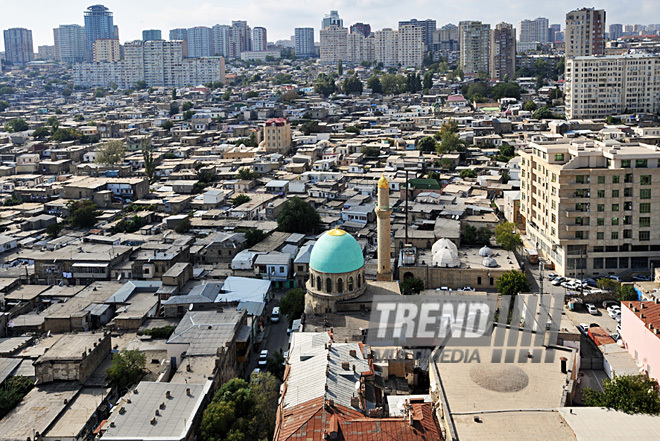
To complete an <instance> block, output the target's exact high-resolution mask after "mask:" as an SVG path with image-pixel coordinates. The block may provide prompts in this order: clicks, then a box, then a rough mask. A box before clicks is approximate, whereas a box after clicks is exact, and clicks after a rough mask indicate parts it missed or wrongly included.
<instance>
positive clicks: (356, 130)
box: [346, 126, 360, 135]
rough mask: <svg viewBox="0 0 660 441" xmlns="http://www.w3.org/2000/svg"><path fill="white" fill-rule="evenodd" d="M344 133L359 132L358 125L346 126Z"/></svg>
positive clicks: (357, 133)
mask: <svg viewBox="0 0 660 441" xmlns="http://www.w3.org/2000/svg"><path fill="white" fill-rule="evenodd" d="M346 133H355V134H356V135H359V134H360V127H358V126H348V127H346Z"/></svg>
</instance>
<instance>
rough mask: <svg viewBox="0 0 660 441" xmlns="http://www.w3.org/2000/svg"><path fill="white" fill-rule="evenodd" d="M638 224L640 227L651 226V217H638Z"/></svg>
mask: <svg viewBox="0 0 660 441" xmlns="http://www.w3.org/2000/svg"><path fill="white" fill-rule="evenodd" d="M639 226H640V227H642V228H645V227H650V226H651V218H650V217H640V218H639Z"/></svg>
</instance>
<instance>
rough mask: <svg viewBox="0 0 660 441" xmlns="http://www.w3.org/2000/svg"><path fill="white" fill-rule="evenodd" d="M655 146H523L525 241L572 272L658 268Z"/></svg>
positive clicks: (659, 172)
mask: <svg viewBox="0 0 660 441" xmlns="http://www.w3.org/2000/svg"><path fill="white" fill-rule="evenodd" d="M659 166H660V151H659V150H658V148H657V147H656V146H653V145H647V144H641V143H639V144H620V143H618V142H615V141H609V142H599V141H591V140H579V141H574V142H573V143H570V144H569V143H567V142H566V141H558V142H548V143H530V144H529V146H528V147H527V148H526V149H525V150H523V151H521V174H520V180H521V191H522V197H521V202H520V205H521V212H522V213H523V216H524V217H525V219H526V222H527V240H528V241H529V242H530V243H531V244H533V245H536V248H537V249H538V252H539V255H540V256H541V257H542V258H544V259H545V260H546V261H547V262H548V263H552V264H554V272H556V273H557V274H560V275H562V276H570V277H581V276H584V277H594V278H596V277H603V276H607V275H612V274H619V275H621V274H624V275H625V274H626V273H630V272H632V271H644V270H646V271H648V269H650V268H651V267H656V268H657V267H660V228H658V227H659V226H660V220H659V219H660V190H659V189H658V188H657V187H658V184H659V183H660V167H659Z"/></svg>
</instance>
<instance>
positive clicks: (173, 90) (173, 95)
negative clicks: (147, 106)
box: [172, 88, 176, 101]
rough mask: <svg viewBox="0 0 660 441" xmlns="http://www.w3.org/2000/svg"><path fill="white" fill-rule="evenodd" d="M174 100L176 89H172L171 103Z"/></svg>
mask: <svg viewBox="0 0 660 441" xmlns="http://www.w3.org/2000/svg"><path fill="white" fill-rule="evenodd" d="M175 99H176V88H174V89H172V101H174V100H175Z"/></svg>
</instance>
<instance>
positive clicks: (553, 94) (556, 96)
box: [548, 87, 564, 100]
mask: <svg viewBox="0 0 660 441" xmlns="http://www.w3.org/2000/svg"><path fill="white" fill-rule="evenodd" d="M562 96H564V94H563V93H562V91H561V90H559V87H555V88H554V89H552V90H551V91H550V93H549V94H548V97H549V98H550V99H551V100H558V99H560V98H561V97H562Z"/></svg>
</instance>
